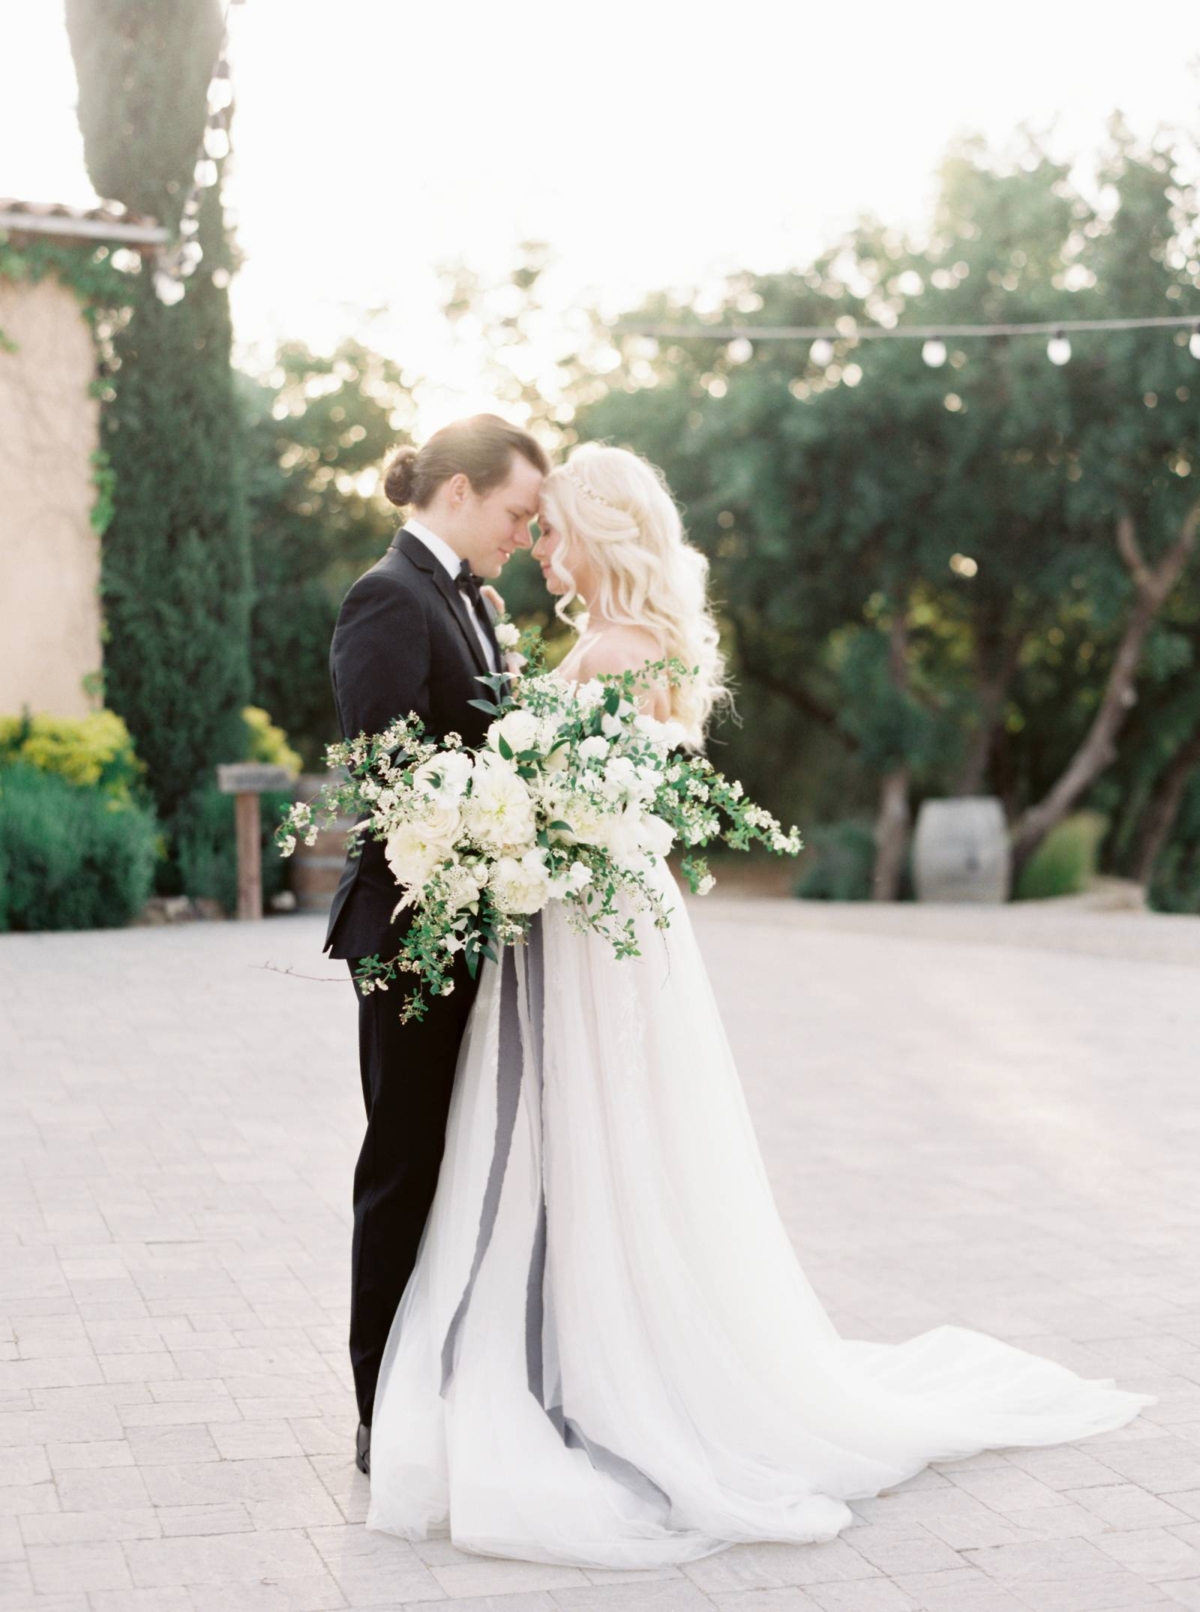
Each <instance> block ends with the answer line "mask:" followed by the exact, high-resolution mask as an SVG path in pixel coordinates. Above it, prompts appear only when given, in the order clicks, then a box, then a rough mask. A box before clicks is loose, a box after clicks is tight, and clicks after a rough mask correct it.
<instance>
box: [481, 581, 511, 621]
mask: <svg viewBox="0 0 1200 1612" xmlns="http://www.w3.org/2000/svg"><path fill="white" fill-rule="evenodd" d="M479 591H480V593H482V595H483V597H484V598H485V599H486V600H487V602H488V604H490V605H491V607H492V609H493V610H494V611H495V612H496V614H497V615H498V616H502V615H503V614H504V612H505V609H506V608H507V607H506V605H505V603H504V600H503V599H502V598H501V597H500V595H499V594H498V593H497V592H496V590H495V588H493V587H492V584H491V583H490V582H484V583H482V584H481V585H480V588H479Z"/></svg>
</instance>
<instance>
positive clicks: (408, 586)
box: [325, 414, 549, 1472]
mask: <svg viewBox="0 0 1200 1612" xmlns="http://www.w3.org/2000/svg"><path fill="white" fill-rule="evenodd" d="M548 468H549V466H548V464H547V461H546V456H545V454H544V453H543V452H542V449H541V448H540V447H539V446H538V444H537V443H536V442H535V441H534V439H533V438H532V437H531V436H529V435H528V434H527V433H526V432H524V431H521V430H518V429H517V427H516V426H512V425H509V424H508V423H507V421H505V420H501V419H499V418H498V417H497V416H496V415H494V414H476V415H473V416H471V418H470V419H466V420H456V421H455V422H454V423H453V424H452V425H448V426H444V427H443V428H442V430H440V431H438V432H435V434H434V435H433V436H432V437H430V439H429V441H428V442H427V443H426V444H425V446H424V447H423V448H422V449H421V450H420V452H418V451H417V450H416V449H414V448H401V449H400V450H399V451H398V452H397V453H396V455H395V456H394V458H393V459H392V461H391V463H390V465H389V466H388V470H387V476H386V479H385V484H384V490H385V491H386V493H387V496H388V497H389V498H390V499H391V501H392V503H394V504H397V505H400V506H402V507H403V506H411V508H412V511H413V513H412V515H411V516H410V517H409V519H408V521H407V522H406V523H405V525H404V526H402V527H401V529H400V531H399V532H398V533H397V534H396V537H395V538H394V540H393V542H392V545H391V547H390V548H389V549H388V551H387V553H386V554H385V555H384V556H383V558H382V559H381V560H380V561H379V562H378V564H377V565H374V566H372V567H371V569H370V570H369V571H368V572H366V574H365V575H363V576H361V577H359V579H358V581H357V582H356V583H355V584H354V586H353V587H352V588H351V589H350V591H349V593H348V594H347V595H346V597H345V599H344V601H343V603H342V608H341V612H340V613H339V615H338V620H337V626H336V627H335V629H334V634H333V644H332V647H331V649H330V654H329V665H330V673H331V676H332V678H333V697H334V703H335V705H336V708H337V717H338V731H339V733H341V734H342V735H343V736H344V737H345V738H349V739H352V738H356V737H357V736H358V734H360V733H366V734H368V735H370V734H375V733H380V732H382V731H383V729H384V728H386V727H387V726H388V724H389V723H390V722H391V721H392V720H393V719H394V718H395V717H398V716H406V715H407V714H408V712H409V711H415V712H416V714H417V715H418V716H419V717H420V718H421V721H422V722H423V723H424V724H425V730H426V733H427V734H428V736H429V737H430V738H432V739H441V738H442V737H443V736H444V735H445V734H447V733H451V732H454V733H458V734H460V735H461V736H462V739H463V743H464V744H467V745H472V746H474V745H478V744H479V743H481V742H482V739H483V733H484V730H485V728H486V726H487V718H486V716H485V715H484V713H483V712H481V711H477V710H476V709H475V708H474V707H473V706H471V705H470V703H469V702H470V701H471V700H473V699H481V698H487V697H488V695H489V690H488V689H487V688H486V686H484V685H481V684H480V683H479V682H478V679H479V678H480V677H481V676H487V675H488V674H490V673H492V672H496V671H500V670H502V669H503V663H502V661H501V657H500V651H499V648H498V646H497V643H496V635H495V632H494V630H493V626H492V618H491V614H490V613H489V609H488V606H487V604H486V602H485V601H484V599H483V597H482V595H481V592H480V586H479V582H480V578H484V577H496V576H499V574H500V572H501V570H502V568H503V566H504V563H505V561H506V560H507V559H508V558H509V557H510V555H511V554H512V553H513V551H514V550H515V549H518V548H528V547H529V546H530V542H531V539H530V534H529V524H530V522H531V521H532V519H533V518H534V516H535V514H536V513H537V502H538V491H539V489H540V487H541V482H542V477H543V476H544V475H545V474H546V471H547V470H548ZM399 898H400V892H399V890H398V888H397V886H396V883H395V881H394V880H393V878H392V876H391V873H390V872H389V869H388V866H387V861H386V858H385V856H384V848H383V846H382V844H381V843H380V842H379V841H377V840H370V839H368V840H366V841H365V843H364V844H363V847H362V854H361V856H358V857H355V856H350V857H348V858H347V861H346V867H345V870H344V872H343V873H342V877H341V881H340V883H339V884H338V887H337V892H336V894H335V895H334V898H333V907H332V910H331V912H330V915H329V930H328V933H327V934H326V937H325V949H326V951H328V952H329V954H330V955H331V956H332V957H338V958H345V959H346V960H347V961H348V962H349V965H350V972H351V974H353V973H354V969H355V965H356V963H357V962H358V960H359V959H360V958H362V957H369V956H376V955H377V956H379V957H380V958H388V957H393V956H395V954H396V952H397V950H398V949H399V946H400V943H401V938H402V936H403V933H404V928H405V925H406V922H407V919H406V917H405V916H404V915H402V916H401V918H400V919H399V920H398V921H397V922H395V923H393V922H392V911H393V909H394V908H395V906H396V903H397V901H398V900H399ZM453 978H454V991H453V994H452V995H451V996H449V997H435V998H434V999H433V1000H432V1001H431V1002H430V1003H429V1007H428V1011H427V1013H426V1015H425V1017H424V1018H423V1019H422V1020H420V1021H419V1022H418V1021H413V1022H410V1023H408V1024H405V1025H402V1024H401V1023H400V1017H399V1009H400V1003H399V999H398V993H397V992H378V991H376V992H372V994H371V995H370V996H362V995H360V996H359V998H358V1046H359V1067H360V1070H361V1074H362V1090H363V1100H364V1102H365V1103H366V1109H367V1131H366V1136H365V1137H364V1139H363V1145H362V1151H361V1152H360V1153H359V1156H358V1164H357V1166H356V1168H355V1171H354V1240H353V1249H352V1255H351V1291H350V1361H351V1365H352V1367H353V1371H354V1387H355V1392H356V1394H357V1397H358V1414H359V1428H358V1438H357V1443H356V1451H355V1458H356V1461H357V1464H358V1468H359V1470H360V1471H361V1472H367V1471H368V1470H369V1467H370V1448H371V1414H372V1410H373V1408H374V1403H375V1384H376V1380H377V1378H378V1376H379V1366H380V1361H381V1359H382V1357H383V1348H384V1344H385V1343H386V1342H387V1336H388V1331H389V1329H390V1327H391V1324H392V1318H393V1316H394V1315H395V1313H396V1309H397V1306H398V1305H399V1303H400V1298H401V1295H402V1294H403V1292H404V1287H405V1283H406V1282H407V1281H408V1277H409V1274H410V1272H411V1271H412V1268H413V1265H414V1264H415V1263H416V1257H417V1245H418V1244H419V1242H420V1240H421V1233H422V1231H423V1229H424V1226H425V1220H426V1217H427V1216H428V1213H429V1208H430V1205H431V1204H432V1202H433V1195H434V1189H435V1188H436V1186H437V1178H438V1168H439V1166H440V1164H441V1161H442V1150H443V1147H444V1143H445V1130H446V1117H447V1113H448V1111H449V1106H450V1092H451V1088H452V1086H453V1082H454V1069H455V1063H456V1061H457V1058H458V1047H459V1042H460V1041H461V1039H462V1035H463V1030H464V1028H465V1026H466V1022H467V1015H468V1013H469V1011H470V1008H471V1002H472V1000H473V998H474V995H475V985H474V982H473V981H472V980H471V978H470V976H469V975H468V973H467V970H466V967H465V965H464V964H463V961H462V957H461V954H460V955H459V957H458V958H456V960H455V971H454V976H453Z"/></svg>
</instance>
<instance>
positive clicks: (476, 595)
mask: <svg viewBox="0 0 1200 1612" xmlns="http://www.w3.org/2000/svg"><path fill="white" fill-rule="evenodd" d="M482 580H483V579H482V578H481V577H477V576H476V575H475V573H474V571H472V570H471V566H470V562H469V561H467V560H464V561H463V563H462V564H461V565H460V566H459V568H458V575H457V576H456V577H455V579H454V586H455V587H456V588H457V589H458V591H459V592H460V593H461V594H463V595H465V597H466V598H468V599H469V600H470V601H471V603H472V604H473V605H474V606H475V609H476V610H478V611H481V612H483V614H485V615H486V614H487V612H486V611H485V610H484V605H483V594H482V593H481V592H480V589H479V584H480V582H481V581H482Z"/></svg>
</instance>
